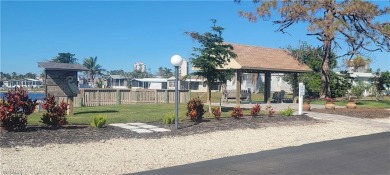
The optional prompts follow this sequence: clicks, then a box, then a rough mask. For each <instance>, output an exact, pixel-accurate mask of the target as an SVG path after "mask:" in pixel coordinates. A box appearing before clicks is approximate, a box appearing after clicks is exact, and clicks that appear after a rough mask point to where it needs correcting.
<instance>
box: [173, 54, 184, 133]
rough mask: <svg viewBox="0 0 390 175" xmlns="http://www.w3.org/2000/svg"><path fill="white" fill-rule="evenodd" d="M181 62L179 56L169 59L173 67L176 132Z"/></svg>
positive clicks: (181, 59)
mask: <svg viewBox="0 0 390 175" xmlns="http://www.w3.org/2000/svg"><path fill="white" fill-rule="evenodd" d="M182 62H183V58H181V56H180V55H173V56H172V57H171V64H172V65H173V66H174V67H175V127H176V130H177V122H178V120H179V119H178V118H179V117H178V116H179V85H178V80H179V66H181V63H182Z"/></svg>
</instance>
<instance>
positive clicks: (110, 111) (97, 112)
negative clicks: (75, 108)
mask: <svg viewBox="0 0 390 175" xmlns="http://www.w3.org/2000/svg"><path fill="white" fill-rule="evenodd" d="M116 112H119V111H117V110H104V111H83V112H75V113H74V115H77V114H102V113H116Z"/></svg>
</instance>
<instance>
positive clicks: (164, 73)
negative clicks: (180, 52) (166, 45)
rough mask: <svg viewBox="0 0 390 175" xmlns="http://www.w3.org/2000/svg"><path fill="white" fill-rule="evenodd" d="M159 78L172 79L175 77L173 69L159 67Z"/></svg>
mask: <svg viewBox="0 0 390 175" xmlns="http://www.w3.org/2000/svg"><path fill="white" fill-rule="evenodd" d="M157 76H161V77H164V78H170V77H172V76H173V72H172V69H169V68H166V67H159V68H158V72H157Z"/></svg>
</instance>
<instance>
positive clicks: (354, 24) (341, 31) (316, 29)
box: [235, 0, 390, 98]
mask: <svg viewBox="0 0 390 175" xmlns="http://www.w3.org/2000/svg"><path fill="white" fill-rule="evenodd" d="M235 1H236V2H237V1H238V2H240V0H235ZM253 2H254V3H260V5H259V6H258V7H257V8H256V12H243V11H240V12H239V14H240V15H241V16H244V17H246V18H248V19H249V20H250V21H253V22H255V21H256V20H257V18H258V17H260V18H262V19H263V20H268V19H270V17H271V15H272V13H279V14H280V18H279V19H278V20H275V21H273V22H274V24H277V25H279V28H278V29H277V31H279V32H282V33H286V31H285V30H286V29H287V28H289V27H290V26H292V25H293V24H296V23H299V22H307V23H308V24H309V25H308V28H307V29H308V33H307V35H310V36H315V37H316V38H317V39H318V40H319V41H320V42H322V50H323V53H322V55H321V58H322V68H321V93H320V95H321V98H325V97H329V96H330V95H331V93H330V72H331V67H330V64H331V62H332V59H333V58H332V57H331V56H332V48H334V47H341V46H340V45H339V44H338V41H342V42H344V43H346V44H347V45H348V47H349V49H348V50H349V51H348V52H347V53H345V55H348V56H351V58H352V56H353V55H355V54H358V53H359V52H360V51H361V50H367V51H376V50H387V51H389V50H390V44H389V40H390V23H389V22H383V23H381V22H378V20H377V19H378V18H377V17H378V16H387V19H389V18H388V15H389V12H390V8H389V7H385V8H384V9H380V8H379V7H378V6H377V5H375V4H373V3H371V2H366V1H363V0H344V1H336V0H321V1H319V0H294V1H292V0H286V1H278V0H264V1H261V0H253ZM345 55H344V56H345Z"/></svg>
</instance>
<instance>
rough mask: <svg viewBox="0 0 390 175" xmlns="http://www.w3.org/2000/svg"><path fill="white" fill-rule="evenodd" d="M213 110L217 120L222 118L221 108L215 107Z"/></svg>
mask: <svg viewBox="0 0 390 175" xmlns="http://www.w3.org/2000/svg"><path fill="white" fill-rule="evenodd" d="M212 112H213V115H214V118H215V119H217V120H220V119H221V108H219V107H215V108H213V111H212Z"/></svg>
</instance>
